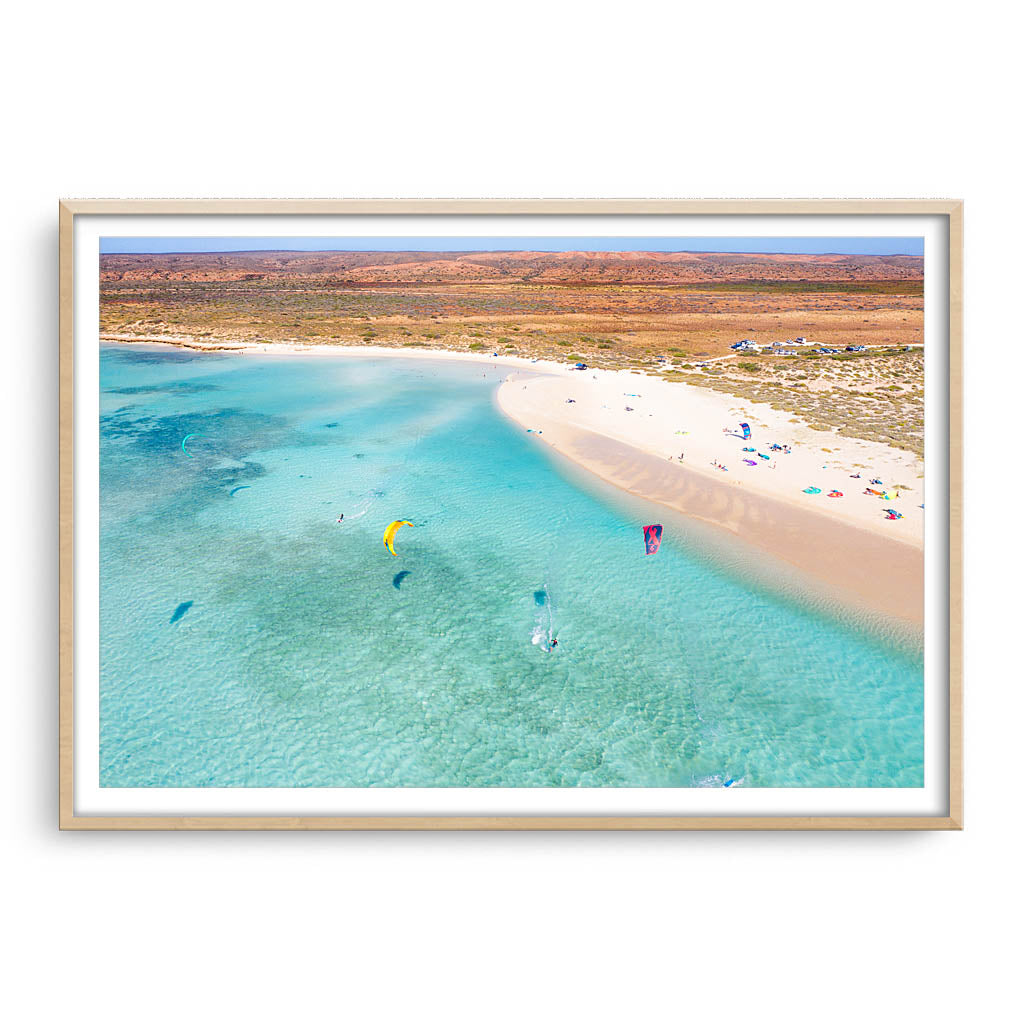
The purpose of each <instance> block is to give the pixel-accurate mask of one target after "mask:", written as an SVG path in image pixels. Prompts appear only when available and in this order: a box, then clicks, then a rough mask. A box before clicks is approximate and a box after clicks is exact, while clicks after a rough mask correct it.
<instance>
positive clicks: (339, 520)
mask: <svg viewBox="0 0 1024 1024" xmlns="http://www.w3.org/2000/svg"><path fill="white" fill-rule="evenodd" d="M344 518H345V513H344V512H339V513H338V522H339V523H340V522H341V521H342V519H344Z"/></svg>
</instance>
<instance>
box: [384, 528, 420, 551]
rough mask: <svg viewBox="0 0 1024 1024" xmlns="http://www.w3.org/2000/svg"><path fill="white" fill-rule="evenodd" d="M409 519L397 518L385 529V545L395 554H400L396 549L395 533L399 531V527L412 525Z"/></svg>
mask: <svg viewBox="0 0 1024 1024" xmlns="http://www.w3.org/2000/svg"><path fill="white" fill-rule="evenodd" d="M412 525H413V524H412V523H410V522H409V520H408V519H396V520H395V521H394V522H393V523H391V524H390V526H388V528H387V529H386V530H385V531H384V547H386V548H387V549H388V551H390V552H391V554H393V555H396V556H397V555H398V552H397V551H396V550H395V534H396V533H398V530H399V527H402V526H412Z"/></svg>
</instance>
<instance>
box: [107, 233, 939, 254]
mask: <svg viewBox="0 0 1024 1024" xmlns="http://www.w3.org/2000/svg"><path fill="white" fill-rule="evenodd" d="M923 242H924V240H923V238H908V237H906V236H898V237H892V236H886V237H883V236H848V237H836V236H831V237H821V238H814V237H809V236H799V237H798V236H791V237H784V236H746V237H738V238H735V239H730V238H727V237H700V238H681V237H678V236H677V237H669V238H665V239H661V238H658V237H651V236H647V237H635V236H633V237H623V238H614V237H608V236H605V237H595V238H587V237H580V236H576V237H571V236H566V237H559V238H551V237H548V238H544V237H538V236H531V237H525V238H514V237H509V236H504V237H492V238H486V237H481V238H474V237H467V236H454V235H453V236H451V237H438V236H433V237H430V236H421V237H419V238H417V237H411V236H399V237H395V238H386V237H380V236H375V237H352V238H338V237H332V238H324V239H322V240H321V239H317V238H310V237H296V236H290V237H287V236H284V237H281V238H274V237H271V236H263V237H260V238H256V237H253V238H244V237H242V238H240V237H238V236H233V237H224V236H217V237H213V236H211V237H208V238H201V237H184V236H182V237H162V238H156V237H153V236H148V237H138V238H129V237H124V236H121V237H107V238H101V239H100V242H99V250H100V255H101V256H188V255H197V256H198V255H202V256H212V255H217V254H221V255H242V254H250V253H261V252H263V253H285V254H292V253H294V254H301V253H323V254H328V253H329V254H336V253H360V254H362V253H373V252H386V253H407V252H408V253H438V254H450V253H464V254H467V255H473V254H482V253H577V252H578V253H613V252H636V253H664V254H670V255H676V254H682V253H691V254H694V255H738V256H904V257H907V258H914V259H921V258H923V257H924V244H923ZM239 243H246V244H245V245H244V247H241V248H235V246H238V245H239ZM659 243H660V244H659ZM680 243H683V244H680ZM686 243H689V244H686ZM171 246H175V248H171Z"/></svg>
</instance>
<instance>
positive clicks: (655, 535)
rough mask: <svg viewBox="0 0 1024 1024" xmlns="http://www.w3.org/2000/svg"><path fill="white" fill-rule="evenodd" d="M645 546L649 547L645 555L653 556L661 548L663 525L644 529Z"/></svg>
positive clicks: (659, 524) (657, 524)
mask: <svg viewBox="0 0 1024 1024" xmlns="http://www.w3.org/2000/svg"><path fill="white" fill-rule="evenodd" d="M644 544H645V545H646V547H647V551H646V552H645V554H648V555H653V554H655V553H656V552H657V550H658V548H660V547H661V523H652V524H651V525H650V526H645V527H644Z"/></svg>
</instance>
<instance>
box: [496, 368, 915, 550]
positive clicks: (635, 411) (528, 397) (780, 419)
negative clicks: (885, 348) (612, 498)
mask: <svg viewBox="0 0 1024 1024" xmlns="http://www.w3.org/2000/svg"><path fill="white" fill-rule="evenodd" d="M570 398H572V399H575V401H574V402H573V403H572V404H570V403H569V402H568V401H567V400H568V399H570ZM498 401H499V404H500V405H501V407H502V409H503V410H504V411H505V412H506V413H507V414H508V415H509V416H511V417H512V418H513V419H515V420H516V421H517V422H519V423H520V424H522V425H523V426H524V427H529V428H533V429H534V430H540V431H543V433H542V434H540V435H539V436H540V438H541V439H542V440H544V441H547V442H548V443H549V444H552V445H554V446H555V447H562V448H568V447H569V446H568V443H567V442H568V441H569V439H570V437H571V436H572V435H573V432H574V431H581V430H582V431H587V432H589V433H591V434H599V435H602V436H604V437H608V438H612V439H613V440H616V441H620V442H622V443H623V444H627V445H629V446H631V447H632V448H635V449H639V450H640V451H642V452H645V453H647V454H648V455H653V456H656V457H658V458H661V459H664V460H665V461H666V463H667V464H668V465H679V466H682V467H684V468H685V469H686V470H691V471H693V472H696V473H700V474H704V475H706V476H709V477H713V478H714V479H715V480H716V481H717V482H718V483H721V484H725V485H726V486H727V487H731V488H736V489H739V488H742V489H743V490H744V492H749V493H751V494H757V495H763V496H765V497H770V498H774V499H776V500H780V501H784V502H787V503H788V504H791V505H794V506H798V507H800V508H802V509H805V510H808V511H814V512H818V513H820V514H821V515H823V516H828V517H829V518H831V519H836V520H839V521H841V522H845V523H848V524H850V525H853V526H858V527H860V528H862V529H865V530H870V531H872V532H874V533H877V534H880V535H882V536H884V537H887V538H890V539H893V540H897V541H902V542H904V543H907V544H912V545H915V546H917V547H919V548H923V544H924V510H923V509H921V508H920V507H919V506H920V505H921V504H922V502H923V501H924V496H923V495H924V477H923V473H924V463H923V461H922V460H921V459H919V458H918V457H917V456H916V455H914V454H913V453H911V452H902V451H898V450H896V449H894V448H890V447H888V446H887V445H884V444H879V443H877V442H873V441H862V440H858V439H856V438H849V437H839V436H838V435H836V434H832V433H827V432H824V431H818V430H811V429H810V428H809V427H808V426H807V425H806V424H805V423H803V422H802V421H801V422H791V421H792V420H794V419H795V417H794V416H793V414H791V413H788V412H779V411H776V410H774V409H772V408H771V407H770V406H767V405H763V404H759V403H753V402H749V401H747V400H745V399H741V398H736V397H733V396H730V395H723V394H721V393H719V392H716V391H710V390H705V389H703V388H700V387H696V386H693V385H688V384H684V383H678V382H669V381H663V380H658V379H656V378H653V377H648V376H645V375H643V374H637V373H630V372H626V371H619V372H611V371H602V370H583V371H575V370H568V369H567V368H566V367H564V366H559V367H557V369H556V370H554V371H553V372H548V373H546V374H545V375H543V376H539V377H529V378H525V377H522V375H520V376H513V377H512V379H510V380H508V381H506V382H505V383H504V384H503V385H502V387H501V389H500V390H499V394H498ZM627 406H629V407H630V408H631V409H632V411H631V412H627V411H626V407H627ZM741 421H746V422H748V423H749V424H750V427H751V430H752V436H751V438H750V440H749V441H744V440H743V439H742V437H740V436H739V435H740V434H741V431H740V429H739V424H740V422H741ZM723 430H728V431H729V433H724V432H723ZM679 431H685V433H678V432H679ZM773 442H774V443H776V444H780V445H789V446H790V447H791V448H792V452H791V454H788V455H786V454H783V453H782V452H773V451H771V450H770V448H769V445H770V444H772V443H773ZM745 447H751V448H756V451H755V452H744V451H743V450H742V449H743V448H745ZM826 449H828V450H826ZM758 453H761V454H763V455H767V456H769V459H767V460H765V459H761V458H759V457H758ZM566 454H568V455H569V456H570V457H572V455H571V453H570V452H568V451H566ZM680 454H683V455H684V458H683V460H682V462H681V463H680V462H679V461H678V460H679V456H680ZM669 457H671V458H672V462H668V460H669ZM743 459H752V460H753V461H754V462H755V463H756V465H754V466H750V465H746V464H745V463H744V462H743ZM716 462H717V463H718V464H720V465H724V466H726V470H725V471H723V470H720V469H718V468H716V467H715V465H714V463H716ZM853 473H860V479H851V474H853ZM874 478H877V479H880V480H882V481H883V483H882V485H881V486H879V485H877V484H874V485H872V484H870V480H872V479H874ZM895 484H904V485H907V486H906V487H905V488H902V489H900V490H899V491H898V492H897V490H896V489H895V488H894V485H895ZM869 486H872V487H874V489H875V490H879V491H884V492H886V493H888V494H889V499H888V500H883V499H881V498H877V497H874V496H871V495H867V494H865V493H864V490H865V488H867V487H869ZM806 487H819V488H821V493H820V494H814V495H810V494H804V493H803V490H804V488H806ZM831 490H838V491H841V492H842V494H843V497H841V498H829V497H827V495H828V492H829V491H831ZM887 508H893V509H896V510H897V511H899V512H902V513H903V516H904V518H903V519H900V520H895V521H894V520H889V519H886V518H885V513H884V512H883V509H887Z"/></svg>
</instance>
